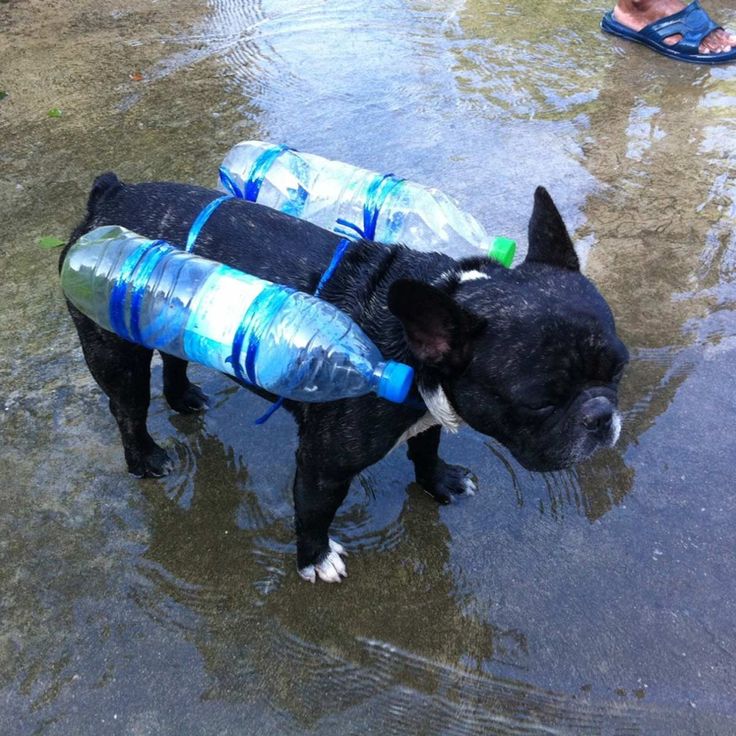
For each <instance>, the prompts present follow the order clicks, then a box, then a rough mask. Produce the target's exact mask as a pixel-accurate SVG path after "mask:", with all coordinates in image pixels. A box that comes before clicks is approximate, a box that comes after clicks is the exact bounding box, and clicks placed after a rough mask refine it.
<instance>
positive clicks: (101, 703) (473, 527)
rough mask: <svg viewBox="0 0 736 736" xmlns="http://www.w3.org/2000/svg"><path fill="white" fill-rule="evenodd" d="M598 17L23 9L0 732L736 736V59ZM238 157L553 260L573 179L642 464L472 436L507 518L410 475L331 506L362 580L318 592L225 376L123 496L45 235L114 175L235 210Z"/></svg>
mask: <svg viewBox="0 0 736 736" xmlns="http://www.w3.org/2000/svg"><path fill="white" fill-rule="evenodd" d="M712 5H715V3H713V4H712ZM539 6H542V7H539ZM603 9H604V8H603V6H601V5H597V4H593V3H590V2H581V3H578V4H574V3H570V2H562V0H556V1H553V2H546V3H533V2H516V3H501V2H497V1H496V0H486V1H485V2H481V1H479V0H475V1H474V0H467V1H466V2H460V1H457V2H449V3H448V2H439V1H438V0H414V1H412V0H373V1H371V0H355V1H353V2H348V0H330V1H324V2H321V1H318V0H304V2H301V3H298V4H296V3H293V2H286V0H263V1H262V2H235V0H211V2H209V3H206V2H199V3H196V4H193V3H185V2H182V1H181V0H178V1H176V2H170V3H165V4H163V3H147V2H144V1H143V0H115V2H112V3H103V4H98V3H92V2H91V1H89V0H77V2H74V3H71V2H68V1H67V2H63V3H57V4H48V3H41V2H39V1H38V0H29V1H28V2H20V1H19V0H10V2H9V3H0V31H2V33H1V34H0V90H4V91H6V92H7V93H8V96H7V97H6V98H5V99H3V100H0V164H1V166H0V223H1V224H0V243H1V244H0V259H1V260H2V279H0V355H2V361H1V362H0V377H1V379H2V380H1V381H0V386H1V387H2V389H0V390H1V392H2V395H1V398H2V405H1V406H0V409H1V411H0V427H1V432H2V449H1V453H2V454H1V456H0V477H2V479H3V484H2V491H1V492H0V559H1V560H2V565H0V580H1V581H2V589H3V592H4V595H3V596H2V599H1V600H0V732H1V733H3V734H16V733H18V734H31V733H44V734H68V733H74V734H88V733H89V734H98V733H101V732H108V733H125V734H128V733H130V734H182V733H192V734H195V733H196V734H210V733H211V734H230V733H232V734H243V733H248V734H259V735H260V734H290V733H293V734H304V733H316V734H331V733H344V734H352V733H361V734H364V733H376V734H385V733H408V734H420V733H421V734H581V735H583V734H584V735H586V736H587V735H588V734H601V735H607V734H617V735H619V734H620V735H622V736H623V735H624V734H625V735H627V736H628V735H630V734H642V735H649V734H660V733H662V734H664V733H667V734H704V735H705V734H708V735H710V734H724V735H726V734H733V733H734V732H736V703H735V700H734V682H736V661H735V658H736V634H735V633H734V632H735V630H736V627H735V626H734V615H733V610H734V605H735V604H736V600H735V598H736V595H735V591H736V586H734V582H733V570H734V567H735V563H736V546H735V545H734V541H733V522H734V519H735V518H736V509H735V508H734V501H733V495H732V486H733V482H732V478H733V464H734V459H735V458H736V438H735V437H734V433H733V431H732V430H731V426H732V424H733V422H734V420H735V419H736V385H735V384H736V378H735V373H734V368H733V366H734V359H735V358H736V317H735V315H734V299H735V297H736V289H735V283H734V269H735V268H736V247H735V244H734V235H733V233H734V225H735V224H736V205H735V203H734V197H735V195H736V185H735V184H734V165H735V164H736V145H735V144H734V141H736V113H734V99H735V98H736V66H733V67H732V68H723V69H713V70H711V69H706V68H702V67H698V66H689V65H684V64H679V65H678V64H674V63H672V62H669V61H667V60H665V59H660V58H658V57H656V56H654V55H653V54H651V52H648V51H647V50H646V49H641V48H639V47H632V46H630V45H626V44H625V43H624V42H617V41H615V40H612V39H610V38H608V37H602V36H601V35H600V33H599V31H598V28H597V24H598V21H599V19H600V15H601V13H602V11H603ZM723 14H724V16H723V20H727V21H729V22H730V23H731V26H732V27H736V12H734V11H733V10H728V11H723ZM136 71H140V73H141V74H142V75H143V79H142V80H141V81H138V82H135V81H133V80H131V79H130V76H129V75H131V74H133V75H134V74H135V72H136ZM52 107H58V108H60V109H61V110H62V116H61V117H60V118H57V119H54V118H49V117H48V116H47V111H48V110H49V109H50V108H52ZM245 138H261V139H269V140H274V141H283V142H286V143H288V144H290V145H292V146H295V147H297V148H301V149H303V150H307V151H313V152H315V153H320V154H323V155H326V156H330V157H335V158H340V159H344V160H348V161H351V162H354V163H356V164H359V165H363V166H367V167H370V168H374V169H380V170H383V171H393V172H395V173H397V174H401V175H403V176H407V177H410V178H415V179H417V180H419V181H424V182H427V183H431V184H435V185H439V186H441V187H442V188H443V189H445V190H446V191H448V192H450V193H452V194H454V195H455V196H457V197H458V198H459V199H460V200H461V201H462V203H463V205H464V206H465V207H466V208H467V209H468V210H470V211H471V212H473V213H475V214H476V215H477V216H478V217H479V218H480V219H481V220H482V221H483V222H484V223H485V224H486V225H487V226H488V228H489V229H490V230H491V231H493V232H496V233H503V234H507V235H510V236H512V237H515V238H517V239H518V240H519V242H520V245H521V246H522V250H523V247H524V244H525V227H526V222H527V219H528V216H529V212H530V208H531V195H532V192H533V189H534V187H535V186H536V185H538V184H544V185H546V186H547V187H548V188H549V189H550V191H551V192H552V194H553V196H554V197H555V199H556V201H557V202H558V204H559V205H560V208H561V210H562V211H563V214H564V215H565V218H566V219H567V221H568V223H569V225H570V227H571V230H572V231H574V233H575V239H576V242H577V243H578V245H579V250H580V252H581V254H583V255H584V259H585V262H586V271H587V272H588V273H589V274H590V275H591V276H592V277H593V278H594V279H595V280H596V282H597V283H598V284H599V286H600V288H601V290H602V291H603V293H604V294H605V296H606V297H607V298H608V299H609V301H610V302H611V304H612V306H613V308H614V312H615V314H616V316H617V320H618V324H619V330H620V332H621V333H622V335H623V336H624V339H625V340H626V342H627V343H628V345H629V347H630V348H631V352H632V363H631V367H630V369H629V371H628V374H627V376H626V378H625V382H624V386H623V409H624V411H625V423H624V431H623V434H622V438H621V441H620V442H619V445H618V446H617V448H616V449H615V450H614V451H610V452H608V453H605V454H601V455H599V456H597V457H596V458H594V459H593V460H591V461H590V462H588V463H585V464H584V465H581V466H580V467H578V468H576V469H575V470H574V471H570V472H567V473H557V474H548V475H540V474H531V473H527V472H526V471H524V470H522V469H521V468H520V467H519V466H518V465H517V464H516V463H515V462H514V461H513V460H512V459H511V458H510V456H509V455H508V453H506V452H505V451H504V450H503V448H500V447H499V446H497V445H496V444H494V443H492V442H491V441H489V440H488V439H487V438H484V437H481V436H480V435H477V434H474V433H472V432H471V431H469V430H464V431H462V432H461V433H460V434H459V435H458V436H457V437H448V438H447V439H446V440H445V441H444V455H445V457H447V458H448V459H451V460H452V461H453V462H461V463H463V464H465V465H467V466H469V467H472V468H473V470H474V471H475V472H476V473H477V475H478V478H479V481H480V492H479V494H478V495H477V496H476V497H474V498H472V499H468V500H466V501H463V502H461V503H458V504H455V505H452V506H450V507H443V508H439V507H437V506H436V505H435V504H434V502H433V501H431V500H430V499H429V498H428V497H427V496H425V495H424V494H423V493H422V492H421V491H420V490H419V489H417V487H416V486H413V485H411V484H410V481H411V471H410V465H409V463H408V461H407V460H406V459H405V457H404V453H403V452H402V451H397V452H395V453H393V454H392V455H390V456H389V457H388V458H386V459H385V460H384V461H383V462H382V463H380V464H379V465H377V466H375V467H373V468H371V469H369V470H368V471H366V472H365V473H364V474H363V475H362V476H361V477H360V478H359V479H358V480H357V481H356V482H355V484H354V487H353V489H352V491H351V493H350V496H349V498H348V500H347V502H346V504H345V505H344V506H343V507H342V509H341V511H340V513H339V515H338V518H337V520H336V523H335V526H334V532H335V536H336V537H337V538H339V539H340V540H341V541H342V542H343V543H345V545H346V546H347V547H348V550H349V552H350V558H349V559H348V566H349V571H350V577H349V578H348V579H347V580H346V581H345V582H344V583H343V584H342V585H340V586H327V585H318V586H315V587H312V586H309V585H307V584H305V583H303V582H302V581H301V580H300V579H299V578H298V577H297V575H296V572H295V570H294V545H293V537H292V531H291V525H292V511H291V501H290V484H291V480H292V476H293V460H292V458H293V453H294V450H295V447H296V438H295V432H294V427H293V424H292V422H291V420H290V419H289V417H288V416H287V415H285V414H277V415H276V416H275V417H274V418H273V419H272V420H271V421H270V422H269V425H267V427H265V428H260V429H254V428H253V427H252V424H251V422H252V420H253V419H254V418H255V417H257V416H259V415H260V414H261V413H262V411H263V409H264V404H263V403H262V402H261V401H260V400H258V399H256V398H255V397H252V396H250V395H248V394H246V392H243V391H237V390H235V389H234V388H233V386H231V385H230V383H229V382H228V381H227V380H225V379H223V378H221V377H220V376H218V375H216V374H213V373H211V372H207V371H205V370H204V369H195V370H194V371H193V373H194V374H195V375H196V376H197V378H198V380H199V381H200V383H201V384H202V385H203V387H204V388H205V390H206V391H207V392H208V393H209V394H210V395H211V396H212V398H213V406H212V408H211V409H210V411H208V412H207V413H206V415H204V416H202V417H200V418H192V417H179V416H174V415H172V413H171V412H170V411H169V410H168V408H167V407H166V406H165V405H164V403H163V401H162V399H161V397H160V396H159V391H160V389H158V388H157V389H156V390H155V392H154V393H155V398H154V401H153V404H152V409H151V431H152V434H153V435H154V436H155V437H156V438H157V439H158V440H159V442H161V443H162V444H164V445H165V446H166V447H167V448H168V449H169V450H170V452H171V453H172V454H173V455H174V456H175V458H176V461H177V462H176V470H175V472H174V473H173V474H172V475H171V476H170V477H168V478H166V479H165V480H163V481H146V482H139V481H136V480H134V479H132V478H130V477H128V476H127V474H126V473H125V468H124V464H123V458H122V452H121V448H120V445H119V441H118V437H117V432H116V429H115V428H114V425H113V421H112V419H111V417H110V416H109V413H108V410H107V407H106V402H105V400H104V399H103V397H102V395H101V393H100V391H99V390H98V389H97V388H96V387H95V385H94V384H93V382H92V380H91V378H90V376H89V374H88V372H87V370H86V368H85V366H84V363H83V360H82V357H81V352H80V349H79V346H78V343H77V341H76V335H75V333H74V332H73V328H72V325H71V322H70V320H69V319H68V317H67V315H66V313H65V310H64V306H63V302H62V299H61V296H60V293H59V290H58V284H57V280H56V253H54V252H48V251H44V250H41V249H40V248H38V247H37V245H36V240H37V238H38V237H39V236H43V235H48V234H55V235H65V234H66V233H67V232H68V231H69V229H70V228H71V227H72V226H73V225H74V224H75V223H76V221H78V220H79V218H80V217H81V215H82V212H83V208H84V202H85V197H86V192H87V190H88V188H89V185H90V182H91V180H92V179H93V177H94V176H95V175H96V174H97V173H99V172H100V171H102V170H105V169H111V168H112V169H115V170H116V171H118V172H119V173H120V175H121V176H123V177H124V178H127V179H129V180H142V179H167V178H168V179H174V180H181V181H195V182H198V183H202V184H208V183H212V184H213V183H214V181H215V172H216V168H217V164H218V163H219V161H220V160H221V158H222V156H223V155H224V153H225V152H226V150H227V149H228V148H229V147H230V145H232V144H233V143H235V142H237V141H238V140H241V139H245ZM154 373H155V375H154V385H155V386H156V387H160V369H159V367H156V369H155V371H154Z"/></svg>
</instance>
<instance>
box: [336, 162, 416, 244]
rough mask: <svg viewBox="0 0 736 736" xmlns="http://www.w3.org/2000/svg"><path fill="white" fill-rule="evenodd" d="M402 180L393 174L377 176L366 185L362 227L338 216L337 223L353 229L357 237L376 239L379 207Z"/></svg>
mask: <svg viewBox="0 0 736 736" xmlns="http://www.w3.org/2000/svg"><path fill="white" fill-rule="evenodd" d="M403 181H404V179H400V178H399V177H397V176H394V175H393V174H383V175H379V176H377V177H376V178H375V179H373V181H372V182H371V183H370V184H369V185H368V190H367V191H366V195H365V202H364V203H363V227H362V228H360V227H358V225H356V224H354V223H352V222H348V221H347V220H343V219H342V218H338V220H337V224H338V225H342V226H344V227H348V228H350V229H351V230H353V231H355V232H356V233H357V234H358V236H359V237H361V238H364V239H365V240H375V239H376V226H377V225H378V215H379V213H380V211H381V208H382V207H383V206H384V205H385V204H386V200H387V199H388V197H389V195H391V194H392V193H393V192H394V190H395V189H396V188H397V187H398V186H399V185H400V184H401V183H402V182H403Z"/></svg>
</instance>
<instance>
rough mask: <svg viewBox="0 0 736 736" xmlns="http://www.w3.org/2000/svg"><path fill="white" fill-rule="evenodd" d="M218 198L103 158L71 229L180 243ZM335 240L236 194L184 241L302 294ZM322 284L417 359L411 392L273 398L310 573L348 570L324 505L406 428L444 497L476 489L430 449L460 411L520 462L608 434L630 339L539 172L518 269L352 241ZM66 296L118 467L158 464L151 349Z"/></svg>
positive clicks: (176, 388) (176, 389)
mask: <svg viewBox="0 0 736 736" xmlns="http://www.w3.org/2000/svg"><path fill="white" fill-rule="evenodd" d="M217 196H219V193H217V192H215V191H211V190H208V189H203V188H200V187H192V186H185V185H181V184H173V183H149V184H136V185H126V184H123V183H121V182H120V181H119V180H118V179H117V177H116V176H115V175H114V174H104V175H102V176H101V177H99V178H98V179H97V181H96V182H95V184H94V186H93V188H92V192H91V194H90V198H89V203H88V213H87V217H86V219H85V221H84V222H83V223H82V224H81V225H80V226H79V227H78V228H77V229H76V230H75V231H74V233H73V234H72V236H71V238H70V244H71V243H73V242H74V241H75V240H76V239H77V238H78V237H80V235H82V234H83V233H85V232H88V231H89V230H91V229H93V228H95V227H98V226H100V225H120V226H122V227H126V228H128V229H129V230H132V231H134V232H136V233H138V234H140V235H142V236H144V237H148V238H151V239H159V238H161V239H164V240H166V241H168V242H170V243H172V244H174V245H179V246H182V245H183V243H184V242H185V241H186V237H187V233H188V230H189V227H190V225H191V223H192V221H193V220H194V219H195V217H196V216H197V214H198V213H199V212H200V211H201V209H202V208H203V207H204V206H205V205H207V204H208V203H209V202H210V201H212V200H213V199H214V198H215V197H217ZM339 241H340V237H339V236H338V235H335V234H333V233H330V232H328V231H326V230H323V229H321V228H319V227H317V226H315V225H312V224H310V223H308V222H305V221H303V220H298V219H295V218H292V217H289V216H287V215H283V214H281V213H279V212H276V211H274V210H271V209H268V208H266V207H262V206H260V205H257V204H252V203H250V202H245V201H241V200H231V201H226V202H224V203H223V204H222V205H220V207H219V209H218V210H216V211H215V213H214V214H213V215H212V217H211V218H210V220H208V222H207V224H206V225H205V227H204V229H203V231H202V233H201V235H200V236H199V239H198V241H197V247H196V253H198V254H199V255H201V256H204V257H206V258H210V259H213V260H216V261H220V262H222V263H226V264H228V265H230V266H233V267H235V268H238V269H240V270H242V271H246V272H247V273H251V274H254V275H255V276H259V277H261V278H264V279H267V280H269V281H273V282H277V283H281V284H287V285H289V286H292V287H295V288H297V289H300V290H302V291H306V292H310V293H311V292H313V291H314V289H315V287H316V285H317V282H318V280H319V278H320V276H321V275H322V273H323V272H324V270H325V268H326V267H327V265H328V263H329V262H330V259H331V257H332V254H333V252H334V250H335V247H336V246H337V244H338V242H339ZM65 252H66V251H65ZM63 258H64V254H62V259H63ZM322 297H323V298H324V299H326V300H327V301H330V302H332V303H333V304H335V305H337V306H338V307H339V308H340V309H342V310H343V311H344V312H346V313H347V314H349V315H350V316H351V317H352V318H353V319H354V320H355V321H356V322H357V323H358V324H359V325H360V326H361V327H362V328H363V330H364V331H365V332H366V334H367V335H368V336H369V337H370V338H371V339H372V340H373V341H374V342H375V344H376V345H377V346H378V348H379V350H380V351H381V352H382V353H383V355H384V357H385V358H387V359H393V360H398V361H402V362H405V363H408V364H410V365H412V366H413V367H414V369H415V371H416V386H415V388H414V399H415V401H413V402H411V403H407V404H402V405H397V404H392V403H389V402H387V401H384V400H382V399H379V398H377V397H375V396H373V395H369V396H365V397H362V398H358V399H346V400H342V401H334V402H330V403H325V404H300V403H296V402H288V401H287V402H286V407H287V408H288V409H289V410H290V411H291V412H292V414H293V415H294V416H295V418H296V421H297V423H298V426H299V439H300V441H299V449H298V450H297V457H296V462H297V470H296V477H295V479H294V504H295V509H296V534H297V560H298V566H299V572H300V574H301V575H302V577H304V578H306V579H308V580H312V581H314V580H315V579H316V577H320V578H321V579H323V580H327V581H330V582H333V581H339V580H340V578H341V576H344V575H345V565H344V563H343V561H342V559H341V556H340V555H341V553H342V552H343V549H342V547H341V546H340V545H339V544H337V543H336V542H334V541H332V540H330V539H329V537H328V530H329V527H330V524H331V522H332V519H333V517H334V515H335V513H336V511H337V509H338V507H339V506H340V504H341V503H342V501H343V499H344V498H345V495H346V494H347V491H348V487H349V486H350V482H351V480H352V478H353V477H354V476H355V475H356V474H357V473H359V472H360V471H362V470H363V469H364V468H366V467H368V466H369V465H372V464H373V463H375V462H377V461H378V460H380V459H381V458H382V457H383V456H384V455H386V454H387V453H388V452H389V451H390V450H391V449H392V448H393V447H394V446H395V445H397V444H398V443H400V442H403V441H404V440H408V455H409V458H410V459H411V460H412V461H413V463H414V467H415V471H416V479H417V482H418V483H419V484H421V485H422V486H423V487H424V488H425V489H426V490H427V491H428V492H429V493H431V494H432V495H433V496H434V497H435V498H436V499H437V500H438V501H440V502H442V503H448V502H449V501H450V500H451V498H452V495H453V494H463V493H472V492H473V490H474V483H473V481H472V479H471V477H470V473H469V472H468V471H466V470H465V469H463V468H461V467H459V466H455V465H448V464H446V463H445V462H443V461H442V460H441V459H440V458H439V456H438V447H439V442H440V432H441V429H442V427H443V426H444V427H445V428H447V429H449V430H456V429H457V428H458V427H459V426H460V424H461V423H462V422H466V423H467V424H469V425H470V426H471V427H473V428H474V429H476V430H478V431H479V432H482V433H484V434H486V435H490V436H492V437H494V438H496V439H497V440H498V441H500V442H501V443H503V444H504V445H505V446H506V447H507V448H508V449H509V450H510V451H511V452H512V453H513V455H514V456H515V457H516V458H517V460H518V461H519V462H520V463H521V464H522V465H523V466H524V467H526V468H529V469H532V470H552V469H557V468H563V467H567V466H570V465H572V464H573V463H575V462H578V461H580V460H583V459H585V458H587V457H589V456H590V455H591V454H592V453H593V452H594V451H595V450H597V449H598V448H600V447H611V446H612V445H613V444H614V443H615V442H616V440H617V438H618V434H619V430H620V425H621V421H620V418H619V414H618V412H617V411H616V404H617V389H618V381H619V378H620V377H621V373H622V370H623V367H624V365H625V364H626V362H627V360H628V354H627V351H626V348H625V347H624V345H623V343H622V342H621V341H620V340H619V338H618V337H617V335H616V331H615V326H614V321H613V317H612V315H611V311H610V309H609V308H608V305H607V304H606V302H605V301H604V299H603V298H602V297H601V295H600V294H599V293H598V291H597V290H596V288H595V287H594V286H593V285H592V283H591V282H590V281H589V280H588V279H587V278H585V277H584V276H583V275H582V274H581V273H580V268H579V263H578V259H577V256H576V254H575V250H574V247H573V244H572V242H571V240H570V238H569V236H568V233H567V231H566V229H565V225H564V223H563V222H562V219H561V217H560V215H559V213H558V211H557V209H556V208H555V205H554V203H553V202H552V199H551V198H550V196H549V194H548V193H547V192H546V190H544V189H542V188H539V189H538V190H537V192H536V195H535V203H534V211H533V214H532V217H531V221H530V223H529V251H528V255H527V257H526V260H525V261H524V262H523V263H522V264H521V265H519V266H518V267H517V268H515V269H513V270H510V269H505V268H503V267H501V266H499V265H497V264H495V263H493V262H492V261H489V260H487V259H485V258H471V259H467V260H463V261H460V262H458V261H455V260H453V259H452V258H449V257H448V256H445V255H442V254H441V253H420V252H417V251H414V250H410V249H409V248H406V247H404V246H401V245H394V246H382V245H377V244H375V243H368V242H364V241H361V242H357V243H355V244H352V245H351V246H350V247H349V250H348V252H347V253H346V255H345V257H344V259H343V260H342V262H341V264H340V266H339V268H338V269H337V271H336V273H335V274H334V276H333V277H332V278H331V280H330V281H329V282H328V284H327V286H326V288H325V289H324V291H323V292H322ZM69 309H70V312H71V314H72V317H73V318H74V321H75V323H76V326H77V330H78V332H79V337H80V340H81V343H82V349H83V351H84V357H85V359H86V361H87V365H88V366H89V368H90V370H91V372H92V375H93V376H94V378H95V380H96V381H97V382H98V383H99V385H100V386H101V387H102V389H103V390H104V391H105V393H106V394H107V395H108V397H109V398H110V409H111V411H112V414H113V416H114V417H115V419H116V420H117V423H118V426H119V428H120V433H121V435H122V441H123V447H124V449H125V459H126V461H127V464H128V469H129V470H130V472H131V473H133V474H135V475H137V476H154V477H157V476H161V475H164V474H165V473H166V472H168V470H169V469H170V460H169V458H168V456H167V454H166V452H165V451H164V450H163V449H162V448H161V447H159V446H158V445H157V444H156V443H155V442H154V441H153V439H152V438H151V436H150V435H149V434H148V431H147V428H146V417H147V412H148V405H149V400H150V387H149V382H150V371H149V368H150V362H151V356H152V351H151V350H149V349H146V348H144V347H141V346H139V345H134V344H132V343H129V342H126V341H125V340H123V339H122V338H120V337H117V336H116V335H114V334H112V333H111V332H108V331H106V330H104V329H102V328H101V327H99V326H97V325H96V324H95V323H93V322H92V321H91V320H89V319H88V318H87V317H85V316H84V315H82V314H80V313H79V312H78V311H77V310H76V309H75V308H74V307H73V306H71V305H69ZM162 357H163V363H164V365H163V379H164V395H165V397H166V399H167V401H168V403H169V405H170V406H171V407H172V408H173V409H175V410H176V411H180V412H192V411H198V410H201V409H203V408H204V407H205V405H206V397H205V396H204V394H203V393H202V392H201V391H200V389H199V388H198V387H197V386H195V385H194V384H192V383H190V382H189V380H188V379H187V375H186V367H187V363H186V362H185V361H183V360H180V359H178V358H174V357H172V356H169V355H163V356H162ZM255 390H256V392H257V393H259V394H261V395H263V396H265V397H268V396H269V395H268V394H266V393H265V392H263V391H260V390H259V389H255ZM270 398H273V397H272V396H271V397H270ZM422 400H423V402H424V405H425V406H426V408H424V407H423V406H422Z"/></svg>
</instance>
